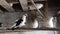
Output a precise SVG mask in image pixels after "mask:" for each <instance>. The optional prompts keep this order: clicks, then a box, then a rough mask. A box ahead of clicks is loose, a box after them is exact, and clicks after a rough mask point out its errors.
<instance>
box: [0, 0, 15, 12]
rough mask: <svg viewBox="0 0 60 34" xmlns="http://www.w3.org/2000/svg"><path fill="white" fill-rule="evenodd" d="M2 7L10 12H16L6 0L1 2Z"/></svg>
mask: <svg viewBox="0 0 60 34" xmlns="http://www.w3.org/2000/svg"><path fill="white" fill-rule="evenodd" d="M0 5H1V6H2V7H4V8H5V9H6V10H8V11H9V12H14V9H13V8H12V7H11V6H10V5H9V4H8V3H7V2H6V1H5V0H0Z"/></svg>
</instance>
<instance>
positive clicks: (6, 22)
mask: <svg viewBox="0 0 60 34" xmlns="http://www.w3.org/2000/svg"><path fill="white" fill-rule="evenodd" d="M21 15H22V13H21V12H15V13H4V14H1V13H0V22H2V23H3V26H11V25H13V24H14V22H15V21H16V20H17V19H18V18H20V17H21Z"/></svg>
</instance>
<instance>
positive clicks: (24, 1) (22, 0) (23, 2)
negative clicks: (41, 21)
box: [19, 0, 28, 11]
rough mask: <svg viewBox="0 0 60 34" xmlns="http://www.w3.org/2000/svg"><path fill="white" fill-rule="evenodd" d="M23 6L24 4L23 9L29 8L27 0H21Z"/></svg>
mask: <svg viewBox="0 0 60 34" xmlns="http://www.w3.org/2000/svg"><path fill="white" fill-rule="evenodd" d="M19 2H20V4H21V6H22V9H23V11H26V10H28V3H27V0H19Z"/></svg>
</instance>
